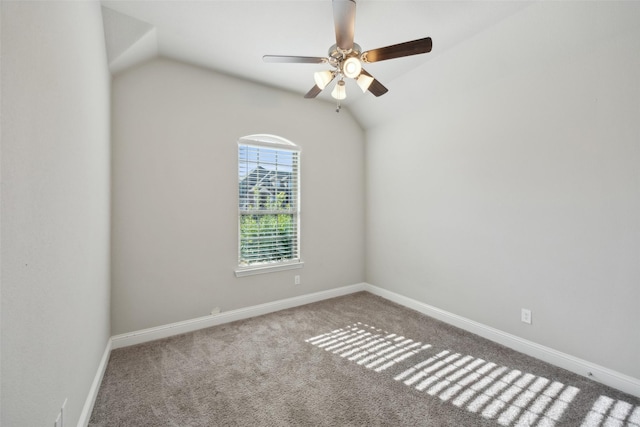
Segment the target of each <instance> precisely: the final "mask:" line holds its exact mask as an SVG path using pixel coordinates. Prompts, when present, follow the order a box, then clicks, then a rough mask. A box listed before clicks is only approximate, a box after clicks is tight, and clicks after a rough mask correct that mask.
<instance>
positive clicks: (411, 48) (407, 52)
mask: <svg viewBox="0 0 640 427" xmlns="http://www.w3.org/2000/svg"><path fill="white" fill-rule="evenodd" d="M432 45H433V44H432V41H431V37H425V38H423V39H418V40H413V41H410V42H404V43H399V44H394V45H392V46H386V47H381V48H378V49H373V50H368V51H366V52H363V53H362V55H361V58H360V59H362V61H363V62H368V63H371V62H378V61H386V60H387V59H394V58H401V57H403V56H411V55H418V54H421V53H427V52H431V47H432Z"/></svg>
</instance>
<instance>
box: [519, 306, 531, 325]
mask: <svg viewBox="0 0 640 427" xmlns="http://www.w3.org/2000/svg"><path fill="white" fill-rule="evenodd" d="M520 320H522V321H523V322H524V323H528V324H531V310H529V309H526V308H523V309H522V311H521V314H520Z"/></svg>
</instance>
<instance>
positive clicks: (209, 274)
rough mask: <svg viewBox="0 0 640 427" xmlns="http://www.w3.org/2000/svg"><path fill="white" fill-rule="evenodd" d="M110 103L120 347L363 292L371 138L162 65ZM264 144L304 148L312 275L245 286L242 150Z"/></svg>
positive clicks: (116, 91)
mask: <svg viewBox="0 0 640 427" xmlns="http://www.w3.org/2000/svg"><path fill="white" fill-rule="evenodd" d="M112 94H113V97H112V103H113V104H112V111H113V127H112V132H113V152H112V155H113V166H112V167H113V182H112V185H113V205H112V221H113V222H112V333H113V334H120V333H125V332H129V331H134V330H138V329H143V328H148V327H153V326H158V325H164V324H167V323H171V322H177V321H181V320H187V319H192V318H195V317H199V316H204V315H208V314H209V313H210V312H211V309H212V308H213V307H220V308H221V309H222V310H223V311H226V310H231V309H235V308H240V307H246V306H251V305H255V304H260V303H265V302H269V301H275V300H279V299H283V298H288V297H293V296H296V295H302V294H307V293H312V292H317V291H322V290H327V289H331V288H335V287H340V286H344V285H351V284H354V283H359V282H362V281H363V280H364V221H363V218H364V134H363V131H362V130H361V128H360V127H359V126H358V125H357V123H356V122H355V121H354V119H353V118H352V117H351V116H350V115H349V113H348V112H346V111H343V112H341V113H340V114H336V113H335V111H334V109H335V107H334V106H333V105H331V104H328V103H323V102H319V101H317V100H316V101H309V100H305V99H303V98H302V97H301V96H299V95H294V94H289V93H285V92H282V91H280V90H275V89H270V88H266V87H264V86H260V85H256V84H252V83H249V82H246V81H242V80H238V79H235V78H231V77H227V76H224V75H221V74H217V73H215V72H212V71H207V70H204V69H200V68H196V67H192V66H188V65H184V64H180V63H178V62H173V61H170V60H167V59H158V60H154V61H151V62H149V63H146V64H144V65H142V66H140V67H137V68H134V69H130V70H128V71H126V72H123V73H122V74H118V75H117V76H116V77H115V78H114V81H113V91H112ZM256 133H269V134H274V135H278V136H281V137H284V138H286V139H289V140H290V141H292V142H294V143H296V144H298V145H299V146H300V147H302V158H301V159H302V160H301V162H302V166H301V168H302V169H301V187H302V195H301V200H302V205H301V221H302V230H301V240H302V241H301V250H302V258H303V260H304V262H305V265H304V268H303V269H301V270H293V271H285V272H276V273H269V274H262V275H259V276H251V277H242V278H236V277H235V275H234V269H235V267H236V265H237V251H238V244H237V233H238V231H237V182H238V181H237V180H238V178H237V174H238V170H237V141H238V138H240V137H242V136H246V135H250V134H256ZM296 274H300V275H301V278H302V284H301V285H300V286H294V275H296Z"/></svg>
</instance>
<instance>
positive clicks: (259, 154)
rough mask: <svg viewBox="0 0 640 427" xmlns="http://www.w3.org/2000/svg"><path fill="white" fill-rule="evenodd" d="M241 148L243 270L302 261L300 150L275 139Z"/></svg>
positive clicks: (248, 140)
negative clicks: (300, 236)
mask: <svg viewBox="0 0 640 427" xmlns="http://www.w3.org/2000/svg"><path fill="white" fill-rule="evenodd" d="M259 137H260V136H258V135H257V136H254V137H252V138H250V137H247V138H243V139H241V140H240V142H239V143H238V180H239V181H238V212H239V216H238V223H239V251H238V252H239V253H238V257H239V259H238V264H239V265H240V266H241V267H249V266H258V265H263V264H267V265H268V264H277V263H291V262H298V261H299V260H300V251H299V247H300V244H299V243H300V242H299V229H300V218H299V213H300V209H299V199H300V197H299V173H300V151H299V149H298V147H296V146H295V145H293V144H292V143H290V142H288V141H286V140H282V139H280V138H277V137H272V136H268V138H267V136H266V135H265V136H262V138H259Z"/></svg>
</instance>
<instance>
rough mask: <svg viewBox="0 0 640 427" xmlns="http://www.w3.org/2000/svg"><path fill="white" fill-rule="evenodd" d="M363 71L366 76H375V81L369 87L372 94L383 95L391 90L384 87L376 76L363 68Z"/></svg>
mask: <svg viewBox="0 0 640 427" xmlns="http://www.w3.org/2000/svg"><path fill="white" fill-rule="evenodd" d="M361 73H362V74H364V75H365V76H369V77H371V78H373V81H372V82H371V84H370V85H369V89H367V90H368V91H369V92H371V93H372V94H374V95H375V96H376V97H378V96H382V95H384V94H385V93H387V92H389V89H387V88H386V87H384V86H383V85H382V83H380V82H379V81H378V80H376V78H375V77H373V76H372V75H371V74H369V73H367V72H366V71H365V70H362V71H361Z"/></svg>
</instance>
